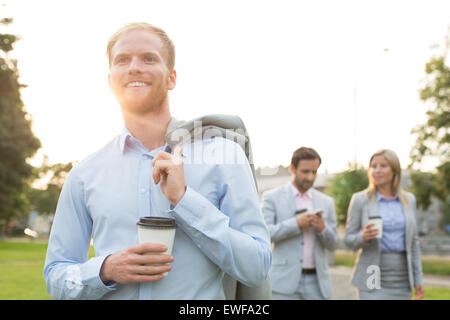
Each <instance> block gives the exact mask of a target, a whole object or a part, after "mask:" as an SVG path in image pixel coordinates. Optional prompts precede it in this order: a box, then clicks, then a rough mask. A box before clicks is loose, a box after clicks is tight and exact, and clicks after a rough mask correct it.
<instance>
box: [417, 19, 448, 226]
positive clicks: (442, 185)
mask: <svg viewBox="0 0 450 320" xmlns="http://www.w3.org/2000/svg"><path fill="white" fill-rule="evenodd" d="M449 49H450V27H449V31H448V33H447V37H446V40H445V43H444V45H443V46H440V47H439V51H438V54H437V55H435V56H433V57H432V58H431V59H430V61H429V62H428V63H426V65H425V73H426V78H425V81H424V86H423V87H422V88H421V90H420V98H421V99H422V101H424V102H425V103H427V105H428V106H429V110H428V111H427V113H426V114H427V117H428V120H427V121H426V123H424V124H423V125H420V126H418V127H416V128H414V129H413V130H412V133H413V134H416V135H417V139H416V143H415V145H414V146H413V148H412V150H411V152H410V157H411V164H410V168H412V169H416V170H415V171H414V172H413V173H412V174H411V179H412V186H411V188H410V190H412V191H413V192H414V193H415V194H416V197H417V204H418V206H420V207H422V208H424V209H426V208H428V206H429V205H430V203H431V200H430V199H431V197H432V196H436V197H437V198H439V199H440V200H442V201H443V209H444V211H443V213H444V217H443V219H442V220H441V222H443V223H450V211H449V208H450V196H449V190H450V129H449V127H450V57H449ZM427 157H434V158H436V159H437V160H438V163H439V164H438V165H437V167H436V170H435V171H434V172H432V173H420V172H418V171H417V170H418V169H420V167H421V164H422V163H423V161H424V159H425V158H427Z"/></svg>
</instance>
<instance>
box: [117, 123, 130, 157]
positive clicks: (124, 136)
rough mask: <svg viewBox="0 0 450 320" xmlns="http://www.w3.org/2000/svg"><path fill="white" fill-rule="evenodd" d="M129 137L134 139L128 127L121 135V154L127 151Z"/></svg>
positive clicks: (124, 128)
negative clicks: (126, 145)
mask: <svg viewBox="0 0 450 320" xmlns="http://www.w3.org/2000/svg"><path fill="white" fill-rule="evenodd" d="M128 137H132V135H131V133H130V131H128V129H127V127H125V126H124V127H123V129H122V132H121V133H120V135H119V148H120V152H121V153H123V152H124V150H125V144H126V140H127V138H128Z"/></svg>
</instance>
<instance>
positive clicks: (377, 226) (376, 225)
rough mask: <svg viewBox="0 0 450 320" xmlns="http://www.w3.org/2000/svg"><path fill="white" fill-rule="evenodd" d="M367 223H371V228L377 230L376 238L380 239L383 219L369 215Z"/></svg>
mask: <svg viewBox="0 0 450 320" xmlns="http://www.w3.org/2000/svg"><path fill="white" fill-rule="evenodd" d="M369 223H373V226H372V228H374V229H377V230H378V234H377V239H381V236H382V235H383V220H382V219H381V217H380V216H376V217H369Z"/></svg>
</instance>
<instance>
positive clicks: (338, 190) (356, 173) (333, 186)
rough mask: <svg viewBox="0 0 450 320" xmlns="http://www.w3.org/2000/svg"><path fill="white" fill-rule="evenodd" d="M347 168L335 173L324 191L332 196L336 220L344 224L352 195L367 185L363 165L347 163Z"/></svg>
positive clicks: (367, 180)
mask: <svg viewBox="0 0 450 320" xmlns="http://www.w3.org/2000/svg"><path fill="white" fill-rule="evenodd" d="M348 167H349V168H348V169H347V170H345V171H343V172H340V173H337V174H336V175H335V176H334V177H333V178H332V179H331V181H330V185H329V187H328V188H327V189H326V193H327V194H328V195H330V196H331V197H333V198H334V203H335V207H336V215H337V221H338V223H340V224H345V222H346V221H347V211H348V206H349V204H350V200H351V198H352V195H353V194H354V193H355V192H358V191H361V190H364V189H365V188H367V186H368V185H369V178H368V176H367V170H366V169H364V167H363V166H358V165H357V164H351V163H349V165H348Z"/></svg>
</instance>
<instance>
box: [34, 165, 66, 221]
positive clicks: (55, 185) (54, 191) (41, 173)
mask: <svg viewBox="0 0 450 320" xmlns="http://www.w3.org/2000/svg"><path fill="white" fill-rule="evenodd" d="M72 167H73V163H72V162H69V163H57V164H54V165H49V164H48V161H47V158H45V159H44V161H43V163H42V165H41V166H40V167H36V168H34V169H33V174H32V176H31V179H30V187H29V188H28V191H27V199H28V201H29V203H30V209H31V210H34V211H36V212H37V213H39V214H54V213H55V211H56V205H57V203H58V199H59V194H60V193H61V190H62V187H63V185H64V182H65V180H66V177H67V175H68V174H69V172H70V170H71V169H72Z"/></svg>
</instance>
